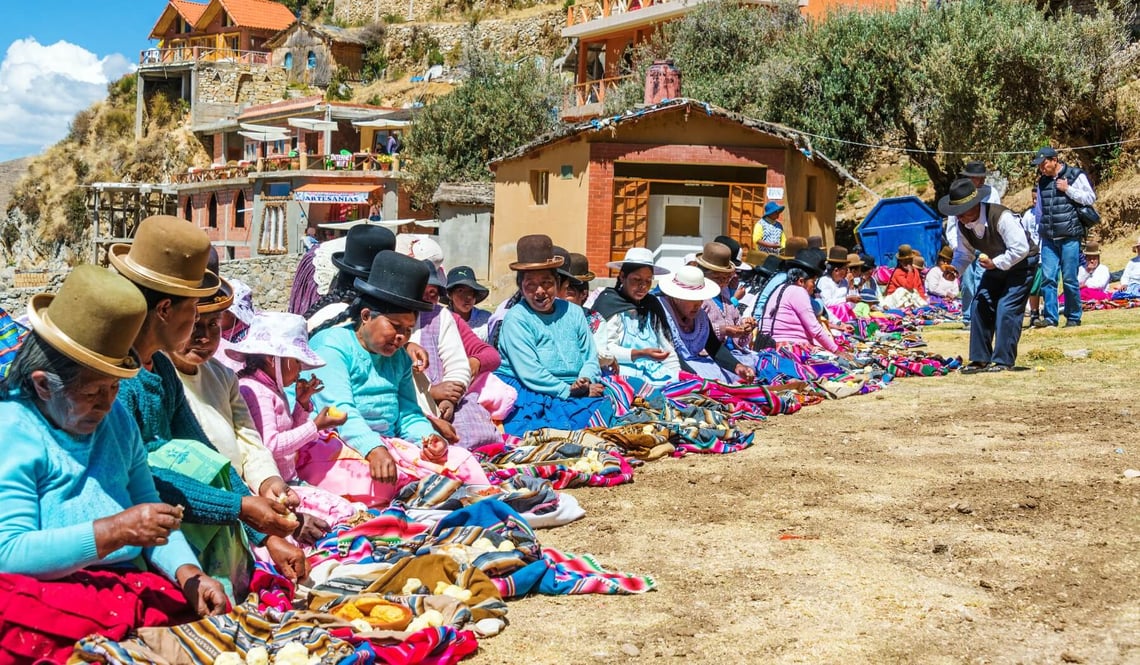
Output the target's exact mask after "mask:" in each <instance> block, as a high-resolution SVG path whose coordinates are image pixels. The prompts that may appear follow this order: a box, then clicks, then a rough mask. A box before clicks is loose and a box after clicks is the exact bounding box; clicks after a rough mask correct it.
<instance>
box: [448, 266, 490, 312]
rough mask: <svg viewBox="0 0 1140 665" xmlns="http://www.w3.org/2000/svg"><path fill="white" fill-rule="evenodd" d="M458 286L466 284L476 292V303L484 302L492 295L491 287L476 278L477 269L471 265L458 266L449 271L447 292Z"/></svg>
mask: <svg viewBox="0 0 1140 665" xmlns="http://www.w3.org/2000/svg"><path fill="white" fill-rule="evenodd" d="M457 286H466V287H468V288H470V289H471V290H472V291H474V292H475V304H476V305H478V304H479V303H481V302H483V301H484V300H486V299H487V296H489V295H491V291H490V289H488V288H487V287H485V286H483V285H482V284H480V283H479V282H478V281H477V280H476V279H475V270H474V269H473V268H472V267H471V266H456V267H454V268H452V269H451V270H448V271H447V287H446V288H447V292H448V293H451V290H452V289H454V288H455V287H457Z"/></svg>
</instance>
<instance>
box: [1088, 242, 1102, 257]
mask: <svg viewBox="0 0 1140 665" xmlns="http://www.w3.org/2000/svg"><path fill="white" fill-rule="evenodd" d="M1085 256H1100V243H1099V242H1097V241H1095V240H1090V241H1088V242H1086V243H1085Z"/></svg>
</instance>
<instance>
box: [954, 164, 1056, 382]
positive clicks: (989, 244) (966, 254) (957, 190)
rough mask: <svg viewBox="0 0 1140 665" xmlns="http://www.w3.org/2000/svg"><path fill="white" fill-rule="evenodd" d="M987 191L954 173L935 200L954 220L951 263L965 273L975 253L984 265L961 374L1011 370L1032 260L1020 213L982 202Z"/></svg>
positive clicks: (1030, 247)
mask: <svg viewBox="0 0 1140 665" xmlns="http://www.w3.org/2000/svg"><path fill="white" fill-rule="evenodd" d="M988 196H989V187H987V186H985V185H983V186H981V187H977V186H975V185H974V183H973V182H972V181H971V180H970V179H969V178H959V179H958V180H955V181H954V182H953V183H952V184H951V185H950V193H949V194H947V195H946V196H944V197H942V199H941V200H940V201H939V202H938V210H939V212H941V213H942V214H943V215H954V216H955V217H956V218H957V220H958V247H957V248H956V249H955V250H954V260H953V261H952V263H953V265H954V268H955V269H956V270H957V271H958V273H959V274H962V273H964V272H965V271H966V269H967V268H968V267H969V265H970V263H971V262H972V261H973V260H974V257H975V256H976V257H977V261H978V264H979V265H980V266H981V267H982V269H983V270H984V272H983V273H982V278H981V280H979V282H978V290H977V293H976V294H975V295H974V305H973V309H974V316H973V318H972V319H971V320H970V363H969V364H968V365H966V366H964V367H963V368H962V369H961V370H960V371H961V372H962V373H963V374H973V373H976V372H1001V371H1005V370H1009V369H1013V366H1014V362H1015V361H1016V360H1017V343H1018V342H1019V341H1020V340H1021V319H1022V316H1023V314H1024V312H1025V302H1026V300H1027V299H1028V298H1029V285H1030V283H1031V282H1032V281H1033V274H1034V268H1035V267H1036V264H1037V257H1036V256H1034V255H1033V243H1032V239H1031V238H1030V235H1029V233H1028V232H1027V231H1026V230H1025V227H1023V226H1022V224H1021V220H1020V218H1018V216H1017V215H1015V214H1014V213H1013V212H1012V211H1010V210H1009V209H1008V208H1006V207H1005V206H1002V205H999V204H996V203H985V200H986V198H987V197H988Z"/></svg>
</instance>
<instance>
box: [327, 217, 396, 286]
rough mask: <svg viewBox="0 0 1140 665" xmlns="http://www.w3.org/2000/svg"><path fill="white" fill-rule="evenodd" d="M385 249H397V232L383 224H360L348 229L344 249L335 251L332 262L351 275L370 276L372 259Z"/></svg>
mask: <svg viewBox="0 0 1140 665" xmlns="http://www.w3.org/2000/svg"><path fill="white" fill-rule="evenodd" d="M385 249H387V250H394V249H396V234H394V233H392V231H391V230H390V229H386V228H384V227H383V226H377V225H375V224H358V225H356V226H354V227H352V228H351V229H349V230H348V235H347V236H345V239H344V251H343V252H334V253H333V255H332V264H333V265H334V266H336V267H337V269H338V270H342V271H344V272H346V273H348V274H350V275H356V276H357V277H368V271H369V270H371V269H372V259H374V258H376V254H377V253H378V252H381V251H383V250H385Z"/></svg>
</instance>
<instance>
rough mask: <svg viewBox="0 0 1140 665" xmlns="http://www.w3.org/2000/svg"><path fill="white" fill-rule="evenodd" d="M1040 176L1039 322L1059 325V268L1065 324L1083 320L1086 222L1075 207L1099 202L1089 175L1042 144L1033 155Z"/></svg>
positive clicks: (1073, 323) (1038, 203) (1042, 325)
mask: <svg viewBox="0 0 1140 665" xmlns="http://www.w3.org/2000/svg"><path fill="white" fill-rule="evenodd" d="M1033 165H1034V166H1036V167H1037V172H1038V173H1039V174H1040V177H1039V178H1038V180H1037V210H1036V211H1035V212H1036V213H1037V220H1038V223H1039V224H1040V227H1039V228H1040V233H1041V298H1042V300H1044V301H1045V303H1044V308H1043V309H1044V311H1043V316H1042V319H1041V320H1040V322H1038V323H1037V324H1036V325H1037V326H1038V327H1040V328H1044V327H1045V326H1055V325H1057V322H1058V311H1057V310H1058V307H1057V273H1058V272H1060V277H1061V281H1062V283H1063V284H1064V293H1065V327H1072V326H1079V325H1081V287H1080V284H1079V283H1078V281H1077V271H1078V270H1079V269H1080V260H1081V239H1082V238H1083V237H1084V235H1085V230H1084V226H1082V225H1081V220H1080V218H1079V217H1078V216H1077V208H1078V207H1080V206H1091V205H1092V204H1093V203H1095V202H1096V192H1094V191H1093V188H1092V184H1091V183H1090V182H1089V179H1088V176H1087V175H1085V173H1084V172H1083V171H1081V170H1080V169H1078V168H1075V167H1072V166H1069V165H1068V164H1066V163H1064V162H1062V161H1061V160H1060V158H1059V157H1058V156H1057V151H1056V150H1054V149H1053V148H1049V147H1046V148H1041V149H1040V150H1038V151H1037V155H1036V156H1035V157H1034V158H1033Z"/></svg>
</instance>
